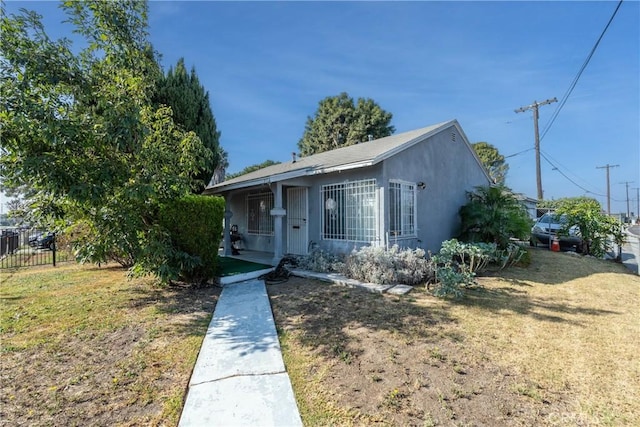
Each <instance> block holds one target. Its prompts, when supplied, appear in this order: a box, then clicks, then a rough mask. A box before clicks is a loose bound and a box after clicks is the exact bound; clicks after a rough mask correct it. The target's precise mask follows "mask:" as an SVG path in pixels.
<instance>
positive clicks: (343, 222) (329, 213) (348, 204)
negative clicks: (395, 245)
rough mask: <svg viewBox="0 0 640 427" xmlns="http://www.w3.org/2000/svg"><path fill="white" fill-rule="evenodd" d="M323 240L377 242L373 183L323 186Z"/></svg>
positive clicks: (374, 184)
mask: <svg viewBox="0 0 640 427" xmlns="http://www.w3.org/2000/svg"><path fill="white" fill-rule="evenodd" d="M320 192H321V198H322V201H323V204H322V238H323V239H326V240H351V241H356V242H372V241H374V240H375V239H376V224H377V218H376V212H377V206H378V197H377V193H376V180H375V179H367V180H362V181H354V182H346V183H340V184H331V185H323V186H322V188H321V189H320Z"/></svg>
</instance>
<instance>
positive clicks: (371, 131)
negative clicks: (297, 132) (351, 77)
mask: <svg viewBox="0 0 640 427" xmlns="http://www.w3.org/2000/svg"><path fill="white" fill-rule="evenodd" d="M392 117H393V115H392V114H391V113H389V112H387V111H385V110H383V109H382V108H381V107H380V106H379V105H378V104H376V103H375V102H374V101H373V100H372V99H368V98H367V99H364V98H358V101H357V102H355V103H354V101H353V98H351V97H350V96H349V95H348V94H347V93H345V92H343V93H341V94H340V95H338V96H329V97H327V98H325V99H323V100H321V101H320V103H319V105H318V110H317V111H316V113H315V116H314V117H313V118H312V117H307V123H306V125H305V129H304V134H303V135H302V138H301V139H300V141H299V142H298V148H299V150H300V155H302V156H308V155H311V154H317V153H322V152H323V151H328V150H333V149H335V148H340V147H344V146H348V145H353V144H357V143H359V142H364V141H367V140H369V137H371V138H373V139H377V138H382V137H385V136H389V135H391V134H392V133H393V132H395V128H394V127H393V126H391V125H390V123H391V118H392Z"/></svg>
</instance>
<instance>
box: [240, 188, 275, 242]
mask: <svg viewBox="0 0 640 427" xmlns="http://www.w3.org/2000/svg"><path fill="white" fill-rule="evenodd" d="M252 202H253V203H257V206H260V202H265V207H264V210H263V209H262V208H261V207H260V208H258V211H263V212H262V213H261V212H258V217H257V218H256V219H253V220H252V219H251V209H252V205H251V204H252ZM245 207H246V212H247V234H249V235H252V236H273V235H274V228H275V227H274V222H273V216H272V215H271V210H272V209H273V207H274V197H273V192H272V191H261V192H258V193H249V194H247V196H246V198H245ZM256 221H257V224H256ZM252 222H253V223H252ZM256 225H257V228H256V227H255V226H256Z"/></svg>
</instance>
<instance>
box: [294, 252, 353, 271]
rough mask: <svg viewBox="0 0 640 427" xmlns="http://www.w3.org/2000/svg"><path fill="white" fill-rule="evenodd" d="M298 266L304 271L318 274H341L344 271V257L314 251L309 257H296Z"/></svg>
mask: <svg viewBox="0 0 640 427" xmlns="http://www.w3.org/2000/svg"><path fill="white" fill-rule="evenodd" d="M296 265H297V267H298V268H300V269H302V270H309V271H316V272H318V273H340V272H342V271H343V270H344V261H343V259H342V257H340V256H339V255H334V254H331V253H329V252H325V251H323V250H322V249H314V250H313V251H311V253H310V254H309V255H305V256H298V257H296Z"/></svg>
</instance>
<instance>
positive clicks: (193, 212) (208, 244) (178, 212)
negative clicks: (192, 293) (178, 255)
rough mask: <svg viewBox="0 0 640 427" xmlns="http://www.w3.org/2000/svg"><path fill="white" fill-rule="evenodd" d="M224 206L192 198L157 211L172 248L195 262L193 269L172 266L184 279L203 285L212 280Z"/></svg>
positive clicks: (212, 199) (221, 202) (218, 199)
mask: <svg viewBox="0 0 640 427" xmlns="http://www.w3.org/2000/svg"><path fill="white" fill-rule="evenodd" d="M224 206H225V203H224V199H223V198H222V197H211V196H199V195H193V194H192V195H188V196H185V197H182V198H180V199H177V200H175V201H174V202H173V203H171V204H170V205H164V206H163V208H162V210H161V211H160V224H161V225H162V227H164V228H165V229H166V230H168V231H169V233H170V234H171V242H172V244H173V246H174V247H175V248H176V249H177V250H179V251H181V252H184V253H186V254H188V255H191V256H193V257H196V259H197V261H198V262H196V263H195V265H187V264H182V265H179V266H174V267H177V268H179V270H180V275H181V276H182V277H183V278H184V279H187V280H203V281H204V280H207V279H210V278H212V277H214V276H215V274H216V271H217V267H218V265H217V263H218V248H219V247H220V239H221V238H222V221H223V218H224Z"/></svg>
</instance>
